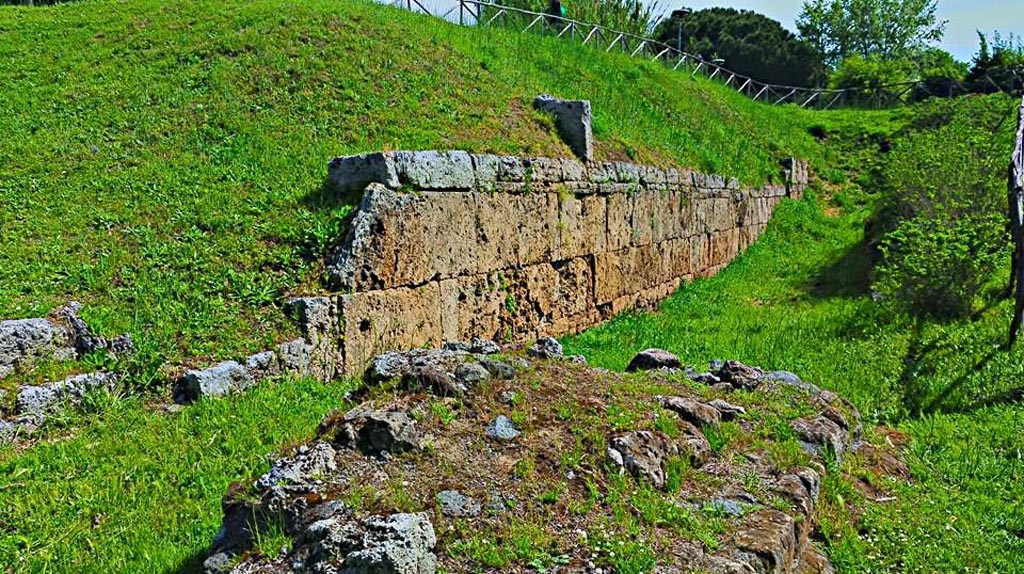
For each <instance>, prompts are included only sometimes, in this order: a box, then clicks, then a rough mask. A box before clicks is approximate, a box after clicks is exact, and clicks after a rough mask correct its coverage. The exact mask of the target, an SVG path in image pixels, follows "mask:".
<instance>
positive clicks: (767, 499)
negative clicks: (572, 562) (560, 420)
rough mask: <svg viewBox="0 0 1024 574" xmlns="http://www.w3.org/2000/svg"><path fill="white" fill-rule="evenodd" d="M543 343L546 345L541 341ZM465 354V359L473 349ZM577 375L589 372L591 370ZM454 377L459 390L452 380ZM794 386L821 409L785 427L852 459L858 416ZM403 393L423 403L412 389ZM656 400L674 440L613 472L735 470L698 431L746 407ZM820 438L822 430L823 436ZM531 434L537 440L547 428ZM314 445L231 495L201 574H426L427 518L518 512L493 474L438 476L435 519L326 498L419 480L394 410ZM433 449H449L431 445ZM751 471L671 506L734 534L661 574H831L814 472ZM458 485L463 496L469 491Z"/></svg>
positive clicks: (740, 380)
mask: <svg viewBox="0 0 1024 574" xmlns="http://www.w3.org/2000/svg"><path fill="white" fill-rule="evenodd" d="M539 346H542V347H551V346H552V345H550V344H549V343H548V342H545V343H544V344H543V345H539ZM468 347H469V348H470V349H472V347H473V346H472V345H469V346H468ZM537 355H541V353H537ZM533 360H534V361H536V365H537V367H536V368H538V369H544V368H556V369H561V368H563V367H559V366H558V365H557V364H552V363H551V362H550V359H542V358H540V357H535V358H534V359H533ZM492 362H493V363H499V364H502V365H504V364H505V363H500V362H498V361H496V360H494V359H487V358H484V357H483V356H482V355H474V354H472V353H470V352H469V351H466V350H465V347H463V346H461V345H459V346H456V345H448V348H447V349H443V350H438V351H430V350H425V349H421V350H417V351H415V352H411V351H410V352H403V353H387V354H386V356H384V355H382V356H380V357H377V359H375V360H374V362H373V364H374V365H377V366H376V367H372V366H371V371H373V370H374V369H376V371H375V372H376V373H378V374H380V373H383V372H388V373H395V376H403V377H408V376H410V375H409V373H416V372H420V373H422V372H423V371H424V370H433V371H434V372H436V373H441V374H444V375H445V376H449V373H447V372H446V371H442V370H441V369H442V368H448V369H450V370H451V371H453V372H463V373H464V372H465V370H466V368H468V367H467V366H473V367H472V368H473V370H474V371H475V372H478V374H482V372H483V371H486V372H487V373H488V376H489V377H491V376H496V375H494V374H492V373H493V372H494V371H495V369H491V368H488V365H490V364H491V363H492ZM385 366H386V368H385ZM394 366H397V367H394ZM460 367H461V369H460ZM716 367H717V369H716V371H717V372H718V373H722V374H723V375H724V377H723V378H724V379H726V380H728V381H730V382H728V383H722V384H726V385H728V386H729V388H730V389H732V388H733V384H738V385H740V386H744V387H745V386H747V385H752V384H754V383H752V382H751V381H753V380H755V379H753V377H754V374H755V373H758V372H759V371H760V370H759V369H756V368H755V367H749V366H747V365H742V364H741V363H736V362H734V361H727V362H723V363H722V364H721V365H717V366H716ZM509 368H511V369H513V370H512V372H511V378H510V379H501V380H511V381H515V380H516V377H517V376H518V372H519V369H516V368H512V367H509ZM573 369H580V370H586V367H584V366H578V367H573ZM674 369H676V370H674V371H671V372H670V374H671V373H679V374H680V375H682V373H681V372H680V371H679V370H678V367H675V368H674ZM662 372H663V371H656V372H655V373H652V375H649V376H652V377H656V376H659V375H657V374H656V373H662ZM402 373H404V375H403V374H402ZM389 378H394V377H389ZM374 380H377V379H375V377H371V376H368V377H367V379H366V381H367V382H368V383H369V384H374V383H373V381H374ZM403 380H405V379H403ZM452 380H455V379H454V376H452ZM652 380H653V379H652ZM762 383H763V384H766V385H768V386H767V387H766V389H767V390H766V392H775V389H773V388H771V384H774V382H772V381H767V380H766V381H762ZM506 384H507V383H506ZM783 384H786V385H789V384H790V383H783ZM424 386H426V385H424ZM795 386H797V387H798V388H799V389H801V391H802V392H804V393H805V395H804V397H805V398H804V399H802V400H807V401H809V403H810V404H811V405H813V406H814V408H816V409H818V414H817V415H815V416H812V417H808V418H804V419H795V420H793V421H792V422H791V424H792V426H793V428H794V432H796V433H797V434H798V436H801V437H804V438H805V439H806V440H807V442H811V441H815V442H813V444H816V445H819V447H820V446H821V445H822V444H827V445H830V446H828V447H827V448H829V449H837V448H838V447H841V448H842V449H846V450H848V449H851V448H855V447H856V445H855V439H854V437H855V436H858V433H859V432H860V431H859V430H858V429H859V424H860V423H859V415H858V414H857V413H856V409H854V408H853V406H852V405H851V404H849V402H848V401H845V399H842V398H841V397H840V396H838V395H836V394H835V393H831V392H829V391H818V392H812V391H811V390H810V387H808V386H806V385H795ZM410 390H413V392H419V389H410ZM435 391H436V389H435ZM475 392H477V389H475V388H474V387H468V388H467V389H465V391H464V393H465V395H464V396H463V398H462V399H460V400H463V401H468V402H467V403H464V404H467V405H471V404H472V403H473V401H474V400H475V395H472V394H471V393H475ZM492 392H495V393H496V394H497V395H499V396H498V398H499V400H500V401H502V402H504V403H506V404H509V405H511V404H512V403H518V401H519V399H517V398H516V393H515V392H514V391H512V390H509V389H508V388H506V389H505V390H501V391H498V390H495V391H492ZM684 392H685V389H684ZM413 400H414V401H415V400H422V399H415V398H414V399H413ZM654 402H655V403H656V404H658V405H659V407H660V408H664V409H666V410H667V411H669V412H673V413H676V415H677V416H678V417H679V418H678V420H677V422H676V429H677V430H678V432H673V435H672V436H671V437H670V436H669V435H667V434H665V433H663V432H660V431H651V430H633V431H627V432H617V433H615V434H613V435H612V436H610V437H609V439H608V442H607V443H606V457H607V465H608V466H607V467H606V468H607V469H609V470H615V469H621V472H623V473H629V474H630V475H632V476H633V477H635V479H636V480H639V481H645V482H648V483H649V484H650V485H651V486H653V487H654V488H656V489H666V488H667V487H668V481H667V473H668V469H669V462H670V461H671V460H673V459H678V458H679V457H683V458H688V459H689V460H690V463H691V466H692V468H693V469H694V472H708V473H712V474H714V473H716V472H720V471H721V469H723V468H727V467H728V466H730V465H732V464H736V462H735V461H732V462H730V461H729V460H725V459H720V458H719V457H717V456H716V455H715V453H714V452H713V451H712V449H711V445H710V443H709V442H708V440H707V437H705V436H704V433H703V431H702V428H703V429H708V428H711V427H714V426H716V425H719V424H720V421H723V420H734V419H735V418H736V417H745V416H746V415H747V409H745V408H744V407H742V406H740V405H736V404H732V403H731V402H729V401H726V400H724V399H720V398H716V399H712V400H706V399H701V398H698V397H696V396H692V395H690V396H686V395H682V394H680V395H674V396H662V397H654ZM392 404H393V405H406V406H404V407H400V408H409V406H408V397H407V398H404V399H403V398H401V396H400V397H398V398H395V399H393V401H392ZM421 404H422V403H421ZM419 408H420V407H416V409H417V410H416V411H415V412H422V411H419V410H418V409H419ZM470 408H472V407H470ZM411 412H412V411H411ZM653 414H654V413H652V415H653ZM417 416H418V415H417ZM748 420H749V419H748ZM473 424H474V425H475V424H478V423H475V422H474V423H473ZM476 428H478V429H479V427H476ZM820 429H825V430H827V431H828V432H819V430H820ZM431 432H436V431H431ZM479 432H480V436H486V437H489V438H490V439H491V440H492V441H494V442H497V443H501V442H508V441H514V440H515V439H516V438H519V437H520V436H521V433H520V431H519V430H518V429H516V428H515V426H514V425H513V423H512V421H511V420H510V419H509V418H508V417H506V416H505V415H498V416H496V417H495V418H494V419H493V420H492V422H491V424H489V425H487V428H486V429H480V431H479ZM539 432H540V433H541V436H543V430H539ZM317 437H318V438H317V440H315V441H313V442H312V443H310V444H308V445H303V446H299V447H297V448H293V449H292V450H291V454H288V455H287V456H284V457H282V458H279V459H277V460H276V461H275V462H274V463H273V464H272V465H271V468H270V470H269V471H268V472H266V473H265V474H263V475H262V476H260V477H258V478H257V479H255V480H254V481H253V482H252V483H251V485H250V486H243V485H238V486H235V487H232V490H231V491H229V494H228V496H226V497H225V502H224V519H223V522H222V525H221V529H220V531H219V532H218V534H217V536H216V537H215V539H214V544H213V545H212V547H211V550H210V555H209V558H208V559H207V561H206V562H205V565H204V569H205V572H206V573H207V574H215V573H217V574H222V573H223V574H226V573H228V572H230V573H231V574H250V573H255V572H260V573H264V574H300V573H302V574H305V573H309V574H324V573H327V572H335V573H344V574H355V573H365V574H370V573H388V574H432V573H433V572H435V571H436V569H437V567H438V558H437V556H436V555H435V554H434V549H435V546H436V545H437V543H438V540H437V535H436V534H435V532H434V526H433V523H432V521H431V516H433V517H434V518H435V519H437V518H441V519H442V520H444V519H450V520H458V521H474V522H475V523H477V524H482V523H486V521H491V520H500V519H501V516H502V515H503V514H504V513H507V512H514V511H515V510H514V509H515V508H516V507H518V505H520V504H523V503H524V501H520V500H517V499H516V498H515V496H514V495H512V494H511V493H508V492H502V491H501V490H494V489H493V488H491V487H488V486H487V482H486V479H487V478H488V477H486V476H476V475H473V474H471V473H470V474H460V475H458V476H452V477H447V478H445V479H444V480H446V481H448V480H451V481H453V482H455V483H457V484H459V488H458V489H456V488H442V489H438V490H435V489H433V488H430V487H428V492H429V496H428V500H424V501H422V502H424V503H425V504H426V506H425V507H426V508H433V509H434V511H435V512H436V514H433V515H432V514H429V513H425V512H411V513H410V512H405V513H403V512H397V513H393V514H390V515H388V514H378V513H368V514H360V513H359V512H357V511H355V510H353V509H352V508H350V507H349V506H348V505H346V504H345V503H344V502H342V501H341V500H338V499H332V498H331V497H330V495H329V493H331V492H334V490H335V489H336V488H337V486H338V485H340V484H344V483H345V482H346V481H352V480H356V481H359V482H360V483H362V482H363V481H364V480H366V479H365V477H366V476H367V475H366V474H365V473H367V472H371V473H375V474H372V475H373V476H377V475H378V474H379V475H380V477H379V478H374V479H372V480H370V481H369V484H375V485H383V484H387V481H388V480H389V475H390V474H391V473H386V472H383V469H384V468H387V467H388V466H389V465H400V466H398V467H394V466H392V467H393V468H401V469H404V470H402V471H401V472H402V473H403V474H401V476H402V477H403V481H404V480H410V481H412V480H416V477H415V475H408V474H405V473H408V472H411V469H413V468H414V467H415V465H414V464H413V461H415V460H416V459H417V458H419V457H422V456H427V457H430V456H431V453H432V452H433V451H432V450H431V449H424V450H419V449H420V445H421V444H422V443H423V441H424V437H422V436H421V435H420V432H419V431H418V429H417V428H416V422H415V420H414V418H413V417H412V416H410V415H409V414H407V413H406V412H402V411H398V410H374V409H371V408H368V407H357V408H355V409H353V410H351V411H349V412H347V413H344V414H341V413H338V412H335V413H332V414H330V415H328V416H327V417H325V419H324V421H323V422H322V423H321V425H320V428H319V430H318V433H317ZM428 440H430V441H437V440H444V438H443V437H437V436H433V435H430V437H429V439H428ZM525 447H527V445H524V444H517V445H515V447H514V449H512V450H511V451H507V452H520V449H523V448H525ZM822 448H826V447H822ZM485 449H486V451H487V452H491V453H493V455H492V456H501V455H499V454H498V453H499V452H506V451H505V450H504V449H498V448H497V445H495V444H494V443H490V445H489V446H487V447H485ZM410 450H419V452H418V453H416V454H415V455H412V458H409V455H403V454H402V453H403V452H407V451H410ZM460 452H462V451H460ZM344 453H358V456H360V457H365V458H359V459H356V460H354V459H352V458H345V459H344V460H345V461H346V462H344V464H342V463H341V462H340V461H341V460H342V458H341V457H342V456H343V454H344ZM345 456H348V455H345ZM814 456H815V459H814V460H815V462H814V463H813V464H814V465H820V468H821V469H824V468H825V466H824V465H822V464H821V463H820V462H819V461H821V460H824V459H825V457H826V454H825V452H824V451H823V450H821V449H820V448H819V450H817V451H815V452H814ZM398 457H405V458H398ZM751 457H752V458H751V459H750V460H751V461H752V462H750V464H752V465H755V466H754V468H758V467H757V466H756V465H758V464H760V463H758V462H757V460H758V457H757V456H754V454H753V453H752V455H751ZM360 461H362V462H360ZM428 464H429V463H428ZM599 467H600V465H599ZM373 469H375V470H373ZM466 470H469V468H468V467H467V469H466ZM510 472H511V471H510ZM585 472H593V471H592V470H591V471H585ZM759 472H760V475H759V480H761V481H763V482H762V483H761V484H763V486H762V487H759V488H758V489H756V490H753V491H750V492H748V491H746V489H745V488H744V490H742V491H741V490H737V489H736V487H735V486H733V487H728V488H724V489H722V490H719V491H718V492H717V493H716V494H710V495H705V497H704V498H703V499H700V498H698V499H696V500H694V499H692V498H691V499H688V500H687V499H684V500H682V501H678V502H676V504H679V505H680V506H681V507H683V508H687V509H690V510H692V511H694V512H708V513H712V514H714V515H718V516H721V517H723V519H724V520H727V521H729V524H730V527H729V529H728V532H727V534H726V535H725V536H724V537H723V539H722V542H721V544H719V545H718V546H717V547H716V548H715V550H714V551H713V552H712V551H708V550H706V548H705V547H703V546H702V545H700V544H696V545H693V547H692V548H690V547H689V546H687V547H686V548H688V550H686V552H687V553H688V554H687V555H688V556H689V558H688V560H689V562H686V563H684V564H678V565H675V564H672V563H661V562H660V561H659V565H658V568H657V569H656V570H655V571H656V572H665V573H668V572H686V571H705V572H744V573H750V572H754V573H765V574H768V573H771V574H791V573H794V572H810V571H816V572H832V567H831V564H830V563H829V562H828V560H827V559H826V558H825V557H824V556H823V555H822V554H821V553H820V552H819V551H818V550H817V549H816V548H815V545H814V542H813V540H812V534H813V532H812V531H813V527H814V526H813V520H814V512H815V508H816V506H817V502H818V497H819V496H820V493H821V475H820V474H819V472H818V471H816V470H813V469H811V468H808V467H797V468H789V469H778V470H774V471H772V470H767V469H762V470H760V471H759ZM392 476H393V475H392ZM482 479H483V481H481V480H482ZM576 479H577V472H575V471H570V472H569V474H568V475H567V477H566V480H569V481H572V480H576ZM745 480H746V479H745V478H744V481H745ZM402 484H405V482H403V483H402ZM744 484H745V482H744ZM464 486H468V487H469V488H468V489H463V487H464ZM666 496H667V495H666ZM485 508H486V510H487V513H486V514H485V513H484V510H485ZM477 521H480V522H477ZM275 524H276V525H278V526H277V527H278V528H283V530H284V531H283V534H285V535H286V536H287V537H289V539H290V540H291V544H290V545H288V546H287V547H286V548H284V549H282V550H281V552H280V553H279V554H276V555H270V556H263V555H260V554H259V553H252V552H250V550H252V549H253V547H254V545H255V544H256V541H257V540H258V539H259V536H260V534H259V533H260V532H262V531H263V530H265V529H266V528H270V527H271V525H275ZM446 524H450V523H446ZM447 528H450V526H449V527H446V529H445V530H446V531H447ZM684 544H685V543H684ZM565 571H566V572H581V573H584V572H586V573H588V574H596V572H597V567H596V566H594V565H591V566H588V567H587V568H585V569H579V570H576V569H568V570H565Z"/></svg>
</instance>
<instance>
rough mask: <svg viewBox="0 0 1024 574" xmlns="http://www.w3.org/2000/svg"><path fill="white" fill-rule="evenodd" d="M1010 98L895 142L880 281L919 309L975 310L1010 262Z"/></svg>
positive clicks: (961, 110) (992, 100)
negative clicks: (1002, 266) (1001, 267)
mask: <svg viewBox="0 0 1024 574" xmlns="http://www.w3.org/2000/svg"><path fill="white" fill-rule="evenodd" d="M1008 102H1009V99H1008V98H1005V97H1002V96H997V97H988V98H985V97H980V98H976V99H975V100H974V101H973V102H972V103H971V104H970V105H967V106H957V107H956V108H953V111H949V115H948V116H947V117H946V118H943V119H944V123H942V124H941V125H938V126H937V127H935V129H931V130H926V131H921V132H918V133H915V134H911V135H909V136H908V137H906V138H905V139H903V140H902V141H901V142H900V143H899V144H898V145H897V146H895V147H894V148H893V152H892V154H891V155H890V157H889V162H888V164H887V165H886V167H885V170H884V178H883V180H884V186H885V193H886V202H885V206H884V207H883V215H882V217H881V220H882V221H883V222H884V223H883V225H884V226H885V227H886V228H887V229H886V230H885V232H884V235H883V236H882V239H881V243H880V251H881V255H882V259H881V262H880V265H879V266H878V268H877V269H876V281H875V288H876V289H877V290H878V291H879V292H881V293H882V294H885V295H887V296H889V297H890V298H891V299H892V300H894V301H895V302H896V303H897V304H899V305H900V306H904V307H906V308H907V309H908V310H910V311H913V312H915V313H918V314H924V315H930V316H934V317H943V318H948V317H956V316H963V315H965V314H967V313H969V312H970V311H971V310H972V309H973V307H974V305H975V303H976V302H977V297H978V295H979V294H980V292H981V289H982V287H983V286H984V285H985V284H986V283H987V282H989V281H990V280H991V279H992V278H993V274H994V272H995V271H996V269H997V267H998V266H999V265H1000V263H1002V262H1003V261H1005V257H1006V256H1007V248H1008V241H1007V239H1008V238H1007V233H1006V223H1007V218H1006V182H1005V179H1004V178H1005V169H1006V160H1007V159H1008V158H1009V142H1010V140H1011V138H1012V129H1013V124H1014V122H1012V121H1008V120H1009V119H1010V118H1011V116H1012V111H1011V109H1010V106H1009V105H1008Z"/></svg>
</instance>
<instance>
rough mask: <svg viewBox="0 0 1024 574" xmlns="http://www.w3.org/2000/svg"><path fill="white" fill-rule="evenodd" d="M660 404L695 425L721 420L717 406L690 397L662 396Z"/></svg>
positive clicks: (716, 422) (711, 423)
mask: <svg viewBox="0 0 1024 574" xmlns="http://www.w3.org/2000/svg"><path fill="white" fill-rule="evenodd" d="M661 406H663V407H665V408H666V409H668V410H670V411H672V412H674V413H676V414H678V415H679V416H680V417H681V418H682V419H683V420H684V421H686V422H688V423H691V424H695V425H697V426H716V425H718V424H719V423H720V422H722V413H721V412H720V411H719V410H718V409H717V408H715V407H713V406H711V405H709V404H706V403H702V402H700V401H698V400H697V399H692V398H690V397H663V398H662V399H661Z"/></svg>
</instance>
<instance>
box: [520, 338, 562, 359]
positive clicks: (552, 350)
mask: <svg viewBox="0 0 1024 574" xmlns="http://www.w3.org/2000/svg"><path fill="white" fill-rule="evenodd" d="M526 354H527V355H530V356H531V357H536V358H538V359H559V358H561V357H562V344H561V343H559V342H558V340H556V339H554V338H552V337H543V338H541V339H537V342H536V343H534V344H533V346H532V347H530V348H529V349H527V351H526Z"/></svg>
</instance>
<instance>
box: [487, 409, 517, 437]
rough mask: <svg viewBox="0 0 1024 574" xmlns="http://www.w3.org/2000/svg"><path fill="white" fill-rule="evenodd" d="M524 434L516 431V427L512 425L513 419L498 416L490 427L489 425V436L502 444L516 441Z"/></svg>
mask: <svg viewBox="0 0 1024 574" xmlns="http://www.w3.org/2000/svg"><path fill="white" fill-rule="evenodd" d="M520 434H522V433H520V432H519V430H517V429H516V427H515V425H514V424H512V419H510V418H508V417H506V416H505V415H498V416H497V417H496V418H495V419H494V420H493V421H491V423H490V424H489V425H487V436H488V437H490V438H492V439H494V440H497V441H501V442H509V441H513V440H515V439H516V438H517V437H519V435H520Z"/></svg>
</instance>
